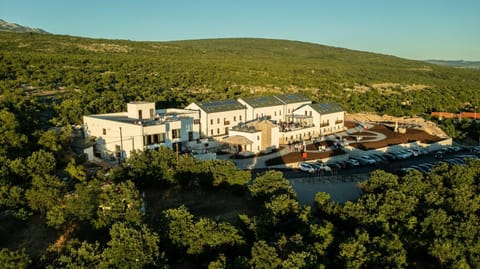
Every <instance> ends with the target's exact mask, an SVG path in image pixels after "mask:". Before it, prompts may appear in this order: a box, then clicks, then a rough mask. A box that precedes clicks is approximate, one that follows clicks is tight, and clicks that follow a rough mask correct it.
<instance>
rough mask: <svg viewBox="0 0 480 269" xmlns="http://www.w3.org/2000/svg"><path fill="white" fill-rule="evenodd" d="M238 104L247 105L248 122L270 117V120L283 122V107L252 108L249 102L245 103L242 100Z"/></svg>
mask: <svg viewBox="0 0 480 269" xmlns="http://www.w3.org/2000/svg"><path fill="white" fill-rule="evenodd" d="M238 102H240V103H241V104H243V105H245V106H246V108H247V119H246V121H251V120H255V119H258V118H261V117H263V116H270V119H271V120H275V121H280V120H282V121H283V119H284V112H283V110H284V109H283V105H275V106H268V107H257V108H254V107H252V106H250V105H249V104H248V103H247V102H245V101H243V100H242V99H241V98H240V99H238Z"/></svg>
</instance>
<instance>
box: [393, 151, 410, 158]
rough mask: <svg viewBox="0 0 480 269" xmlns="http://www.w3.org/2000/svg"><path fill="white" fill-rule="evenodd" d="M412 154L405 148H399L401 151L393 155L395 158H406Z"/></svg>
mask: <svg viewBox="0 0 480 269" xmlns="http://www.w3.org/2000/svg"><path fill="white" fill-rule="evenodd" d="M412 155H413V154H412V153H411V152H409V151H406V150H401V151H399V152H396V153H395V157H397V159H407V158H410V157H412Z"/></svg>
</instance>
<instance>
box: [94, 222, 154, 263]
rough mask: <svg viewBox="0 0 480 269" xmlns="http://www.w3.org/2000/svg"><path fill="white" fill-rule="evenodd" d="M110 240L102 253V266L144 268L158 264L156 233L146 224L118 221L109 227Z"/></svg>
mask: <svg viewBox="0 0 480 269" xmlns="http://www.w3.org/2000/svg"><path fill="white" fill-rule="evenodd" d="M110 238H111V239H110V241H109V242H108V243H107V245H108V247H107V248H105V249H104V251H103V253H102V263H101V264H100V267H104V268H144V267H147V266H159V257H160V252H159V249H158V243H159V238H158V235H157V234H156V233H154V232H152V231H150V230H149V229H148V228H147V226H146V225H140V226H138V227H136V226H131V225H130V224H128V223H124V222H119V223H115V224H113V225H112V227H111V228H110Z"/></svg>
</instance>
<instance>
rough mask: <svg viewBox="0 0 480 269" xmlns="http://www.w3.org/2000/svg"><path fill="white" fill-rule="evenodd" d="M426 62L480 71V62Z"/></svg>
mask: <svg viewBox="0 0 480 269" xmlns="http://www.w3.org/2000/svg"><path fill="white" fill-rule="evenodd" d="M426 62H428V63H432V64H439V65H445V66H450V67H458V68H474V69H480V61H464V60H457V61H446V60H426Z"/></svg>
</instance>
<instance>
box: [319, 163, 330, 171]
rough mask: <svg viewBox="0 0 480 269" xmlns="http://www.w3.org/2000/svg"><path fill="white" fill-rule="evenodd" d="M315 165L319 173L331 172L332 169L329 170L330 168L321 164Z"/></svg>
mask: <svg viewBox="0 0 480 269" xmlns="http://www.w3.org/2000/svg"><path fill="white" fill-rule="evenodd" d="M316 165H317V166H318V170H319V171H325V172H330V171H332V168H330V166H328V165H326V164H324V163H323V162H322V163H316Z"/></svg>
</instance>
